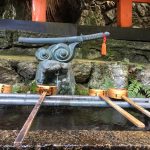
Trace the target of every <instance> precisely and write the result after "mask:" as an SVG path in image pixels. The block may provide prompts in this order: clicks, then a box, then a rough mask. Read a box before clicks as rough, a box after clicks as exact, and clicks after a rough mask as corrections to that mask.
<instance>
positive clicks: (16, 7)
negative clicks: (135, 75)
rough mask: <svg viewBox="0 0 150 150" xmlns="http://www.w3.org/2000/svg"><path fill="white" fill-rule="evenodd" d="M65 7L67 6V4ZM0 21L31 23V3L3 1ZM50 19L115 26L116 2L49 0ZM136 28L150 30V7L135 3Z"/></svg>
mask: <svg viewBox="0 0 150 150" xmlns="http://www.w3.org/2000/svg"><path fill="white" fill-rule="evenodd" d="M64 4H65V5H64ZM0 18H3V19H8V18H9V19H18V20H31V1H30V0H21V1H20V0H3V1H1V2H0ZM47 20H48V21H54V22H55V21H57V22H72V23H75V22H77V20H78V22H79V24H84V25H100V26H105V25H111V26H116V20H117V18H116V2H113V1H102V0H101V1H100V0H69V1H68V0H57V3H56V1H55V0H50V1H49V0H48V7H47ZM133 27H150V4H146V3H133Z"/></svg>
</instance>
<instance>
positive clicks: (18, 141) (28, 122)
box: [14, 91, 47, 148]
mask: <svg viewBox="0 0 150 150" xmlns="http://www.w3.org/2000/svg"><path fill="white" fill-rule="evenodd" d="M46 94H47V91H44V92H43V94H42V95H41V97H40V99H39V100H38V102H37V103H36V104H35V106H34V108H33V110H32V112H31V113H30V115H29V117H28V119H27V120H26V122H25V124H24V125H23V127H22V129H21V130H20V132H19V134H18V136H17V138H16V139H15V142H14V146H15V147H16V148H20V147H21V146H22V142H23V140H24V138H25V136H26V135H27V133H28V131H29V129H30V127H31V125H32V122H33V120H34V118H35V116H36V114H37V112H38V110H39V109H40V106H41V104H42V102H43V101H44V99H45V97H46Z"/></svg>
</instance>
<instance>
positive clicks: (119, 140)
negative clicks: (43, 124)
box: [0, 130, 150, 150]
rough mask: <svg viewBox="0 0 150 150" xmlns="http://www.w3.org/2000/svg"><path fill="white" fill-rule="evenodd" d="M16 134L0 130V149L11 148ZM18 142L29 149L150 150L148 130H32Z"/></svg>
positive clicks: (149, 133) (14, 131) (149, 132)
mask: <svg viewBox="0 0 150 150" xmlns="http://www.w3.org/2000/svg"><path fill="white" fill-rule="evenodd" d="M17 133H18V131H16V130H13V131H12V130H10V131H8V130H7V131H6V130H1V131H0V145H1V148H4V149H5V148H6V149H7V148H8V147H9V148H10V149H13V148H12V146H13V142H14V140H15V137H16V136H17ZM22 145H23V147H24V149H30V148H31V147H32V149H101V148H102V149H120V148H121V149H127V150H128V149H141V150H144V149H146V150H148V149H150V131H97V130H90V131H87V130H81V131H72V130H71V131H51V132H50V131H49V132H48V131H32V132H29V133H28V135H27V137H26V138H25V140H24V142H23V144H22ZM26 146H27V147H26ZM41 147H42V148H41ZM54 147H55V148H54ZM1 148H0V149H1Z"/></svg>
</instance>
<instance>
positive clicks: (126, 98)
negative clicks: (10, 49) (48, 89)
mask: <svg viewBox="0 0 150 150" xmlns="http://www.w3.org/2000/svg"><path fill="white" fill-rule="evenodd" d="M122 99H124V100H125V101H126V102H128V103H129V104H131V105H132V106H134V107H135V108H136V109H138V110H139V111H141V112H142V113H143V114H145V115H146V116H148V117H150V112H149V111H148V110H146V109H144V108H143V107H142V106H140V105H138V104H137V103H135V102H134V101H132V100H131V99H129V98H128V97H126V96H122Z"/></svg>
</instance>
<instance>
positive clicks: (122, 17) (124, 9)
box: [117, 0, 132, 27]
mask: <svg viewBox="0 0 150 150" xmlns="http://www.w3.org/2000/svg"><path fill="white" fill-rule="evenodd" d="M117 24H118V26H121V27H131V26H132V0H119V1H118V3H117Z"/></svg>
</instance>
